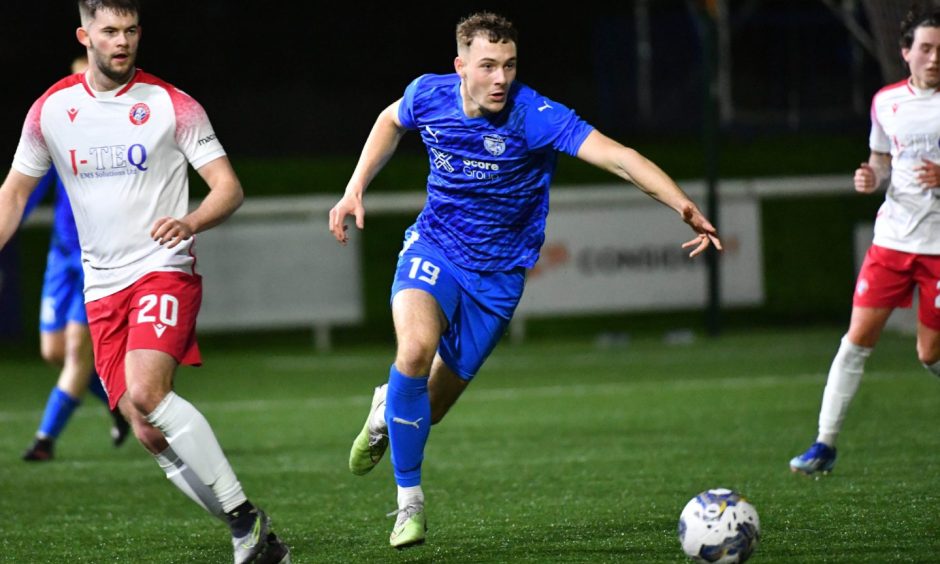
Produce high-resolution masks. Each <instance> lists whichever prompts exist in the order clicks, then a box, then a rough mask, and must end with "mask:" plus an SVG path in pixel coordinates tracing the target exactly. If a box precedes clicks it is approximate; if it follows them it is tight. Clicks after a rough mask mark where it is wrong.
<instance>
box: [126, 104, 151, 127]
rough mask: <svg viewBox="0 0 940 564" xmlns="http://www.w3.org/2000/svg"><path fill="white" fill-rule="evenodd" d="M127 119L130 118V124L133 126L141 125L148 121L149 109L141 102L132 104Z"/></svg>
mask: <svg viewBox="0 0 940 564" xmlns="http://www.w3.org/2000/svg"><path fill="white" fill-rule="evenodd" d="M128 117H130V118H131V123H133V124H134V125H143V124H145V123H147V120H148V119H150V107H149V106H147V104H144V103H143V102H140V103H137V104H134V107H133V108H131V113H130V115H129V116H128Z"/></svg>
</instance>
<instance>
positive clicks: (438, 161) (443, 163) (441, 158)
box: [431, 147, 454, 172]
mask: <svg viewBox="0 0 940 564" xmlns="http://www.w3.org/2000/svg"><path fill="white" fill-rule="evenodd" d="M431 155H433V156H434V166H435V168H437V169H438V170H440V169H442V168H443V169H444V170H446V171H447V172H454V165H452V164H450V159H451V156H450V155H448V154H447V153H445V152H444V151H438V150H437V149H435V148H434V147H431Z"/></svg>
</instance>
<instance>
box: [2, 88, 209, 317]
mask: <svg viewBox="0 0 940 564" xmlns="http://www.w3.org/2000/svg"><path fill="white" fill-rule="evenodd" d="M224 155H225V151H224V150H223V149H222V145H221V144H220V143H219V141H218V140H217V139H216V136H215V133H214V132H213V129H212V125H211V124H210V123H209V119H208V117H207V116H206V113H205V111H204V110H203V109H202V106H200V105H199V103H198V102H196V101H195V100H194V99H192V98H191V97H190V96H188V95H187V94H185V93H183V92H181V91H179V90H177V89H176V88H175V87H173V86H172V85H170V84H168V83H166V82H164V81H162V80H160V79H158V78H156V77H154V76H153V75H150V74H148V73H145V72H143V71H141V70H139V69H138V70H137V71H136V72H135V74H134V77H133V78H132V79H131V81H130V82H128V83H127V84H125V85H124V86H122V87H120V88H118V89H115V90H113V91H110V92H96V91H93V90H92V89H91V88H90V87H89V85H88V83H87V81H86V79H85V75H82V74H76V75H72V76H69V77H66V78H64V79H62V80H61V81H59V82H58V83H56V84H55V85H53V86H52V88H50V89H49V90H48V91H46V93H45V94H44V95H43V96H42V97H41V98H39V99H38V100H37V101H36V102H35V103H34V104H33V107H32V108H31V109H30V111H29V115H28V116H27V118H26V123H25V125H24V126H23V134H22V137H21V138H20V144H19V147H18V148H17V150H16V156H15V157H14V160H13V168H14V169H15V170H17V171H18V172H21V173H23V174H26V175H29V176H42V175H43V174H44V173H45V172H46V170H47V169H48V168H49V165H50V164H53V165H55V168H56V170H57V171H58V173H59V176H60V177H61V178H62V182H63V183H64V184H65V188H66V191H67V192H68V195H69V200H70V201H71V202H72V209H73V211H74V213H75V223H76V226H77V227H78V235H79V240H80V242H81V247H82V264H83V266H84V270H85V301H86V302H90V301H94V300H97V299H99V298H102V297H105V296H108V295H111V294H113V293H115V292H118V291H120V290H122V289H124V288H126V287H128V286H130V285H131V284H133V283H134V282H135V281H136V280H138V279H139V278H141V277H142V276H144V275H145V274H147V273H149V272H155V271H182V272H189V273H193V268H194V266H195V260H196V259H195V256H194V255H193V254H192V249H191V247H192V244H193V239H190V240H189V241H184V242H182V243H181V244H179V245H177V246H176V247H175V248H173V249H167V248H166V247H162V246H160V245H159V244H158V243H157V242H156V241H154V240H153V239H151V237H150V231H151V229H152V228H153V225H154V223H155V222H156V220H157V219H160V218H161V217H174V218H182V217H183V216H185V215H186V214H187V213H188V206H189V180H188V176H187V162H189V163H190V164H192V165H193V167H194V168H197V169H198V168H199V167H201V166H203V165H204V164H206V163H208V162H210V161H213V160H215V159H217V158H219V157H222V156H224Z"/></svg>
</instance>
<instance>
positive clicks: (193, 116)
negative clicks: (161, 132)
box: [170, 89, 225, 170]
mask: <svg viewBox="0 0 940 564" xmlns="http://www.w3.org/2000/svg"><path fill="white" fill-rule="evenodd" d="M170 97H171V98H172V100H173V110H174V112H176V144H177V145H179V147H180V149H181V150H182V151H183V154H184V155H186V160H188V161H189V162H190V164H191V165H193V168H195V169H197V170H198V169H199V168H200V167H202V165H204V164H206V163H209V162H211V161H214V160H215V159H217V158H219V157H223V156H225V149H223V148H222V143H221V142H219V140H218V138H217V137H216V135H215V131H214V130H213V129H212V124H211V123H210V122H209V116H207V115H206V111H205V110H204V109H203V108H202V106H201V105H200V104H199V102H197V101H196V100H194V99H193V98H192V97H190V96H189V95H187V94H184V93H183V92H181V91H180V90H177V89H172V90H171V91H170Z"/></svg>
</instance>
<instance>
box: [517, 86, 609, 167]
mask: <svg viewBox="0 0 940 564" xmlns="http://www.w3.org/2000/svg"><path fill="white" fill-rule="evenodd" d="M593 130H594V128H593V127H592V126H591V125H590V124H588V123H587V122H586V121H584V120H583V119H581V118H580V117H579V116H578V114H576V113H575V112H574V110H572V109H570V108H568V107H566V106H565V105H564V104H561V103H559V102H555V101H554V100H549V99H548V98H544V97H542V96H535V97H534V98H533V102H532V104H531V105H530V106H529V108H528V112H527V114H526V141H527V142H528V144H529V149H531V150H538V149H542V148H544V147H549V146H550V147H552V148H553V149H555V150H556V151H561V152H562V153H565V154H568V155H571V156H576V155H577V154H578V149H580V148H581V144H582V143H584V140H585V139H587V136H588V135H589V134H590V133H591V131H593Z"/></svg>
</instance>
